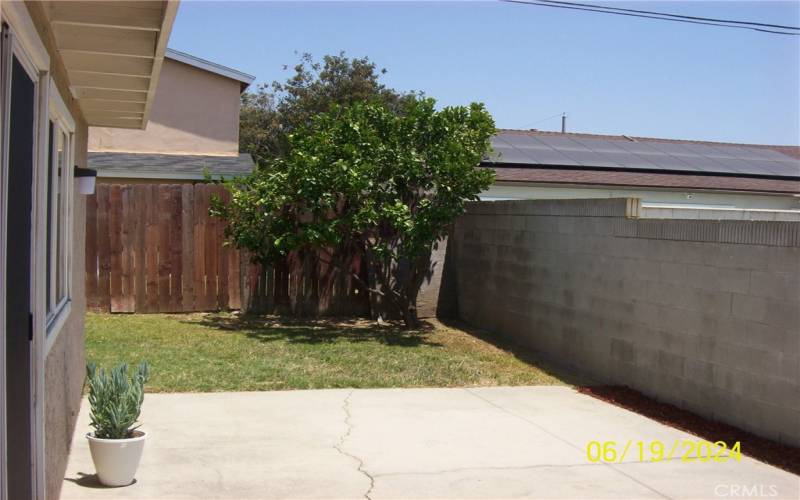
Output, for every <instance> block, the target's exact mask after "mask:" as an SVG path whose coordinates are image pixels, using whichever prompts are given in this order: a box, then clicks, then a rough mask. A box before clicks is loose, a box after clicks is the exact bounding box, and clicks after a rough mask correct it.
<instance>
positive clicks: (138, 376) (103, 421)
mask: <svg viewBox="0 0 800 500" xmlns="http://www.w3.org/2000/svg"><path fill="white" fill-rule="evenodd" d="M149 371H150V369H149V366H148V365H147V362H142V363H140V364H139V366H138V367H137V368H136V371H134V372H133V373H131V374H130V375H129V374H128V364H127V363H121V364H119V365H117V366H116V367H114V368H112V369H111V370H108V371H106V369H104V368H99V369H98V368H97V365H96V364H95V363H91V362H90V363H87V364H86V380H87V382H88V384H89V406H90V409H91V413H90V418H91V426H92V427H94V437H96V438H100V439H126V438H130V437H133V431H135V430H136V429H137V428H138V427H139V426H138V425H136V422H137V420H138V419H139V414H140V413H141V410H142V401H143V400H144V384H145V382H147V378H148V376H149Z"/></svg>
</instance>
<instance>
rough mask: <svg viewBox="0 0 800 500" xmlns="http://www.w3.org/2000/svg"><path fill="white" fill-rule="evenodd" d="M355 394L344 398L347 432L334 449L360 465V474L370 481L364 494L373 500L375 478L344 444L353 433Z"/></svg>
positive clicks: (343, 409)
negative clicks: (351, 408) (352, 410)
mask: <svg viewBox="0 0 800 500" xmlns="http://www.w3.org/2000/svg"><path fill="white" fill-rule="evenodd" d="M353 392H354V391H353V390H351V391H350V392H348V393H347V396H346V397H345V398H344V402H343V403H342V411H343V412H344V423H345V425H347V432H345V433H344V434H342V437H340V438H339V442H338V443H336V445H334V448H335V449H336V451H338V452H339V453H341V454H342V455H344V456H346V457H348V458H351V459H353V460H355V461H356V462H357V463H358V467H357V469H358V472H360V473H362V474H364V475H365V476H366V477H367V479H369V488H368V489H367V491H366V492H365V493H364V498H366V499H367V500H372V497H370V494H371V493H372V490H373V488H375V477H374V476H373V475H372V474H370V473H369V472H367V470H366V469H364V460H363V459H362V458H361V457H359V456H357V455H353V454H352V453H349V452H347V451H345V450H344V448H343V446H344V442H345V441H347V438H349V437H350V433H351V432H353V423H352V422H351V417H352V415H351V414H350V396H352V395H353Z"/></svg>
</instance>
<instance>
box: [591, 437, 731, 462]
mask: <svg viewBox="0 0 800 500" xmlns="http://www.w3.org/2000/svg"><path fill="white" fill-rule="evenodd" d="M586 458H587V460H589V462H592V463H600V462H604V463H622V462H623V461H624V460H625V459H626V458H627V459H628V460H636V461H639V462H654V463H655V462H663V461H667V460H680V461H682V462H698V463H705V462H717V463H723V462H727V461H729V460H735V461H737V462H740V461H741V460H742V444H741V443H740V442H739V441H736V442H734V443H726V442H724V441H716V442H711V441H706V440H703V439H700V440H691V439H676V440H675V441H673V442H672V443H664V442H663V441H660V440H657V439H655V440H651V441H642V440H633V439H629V440H627V441H589V442H588V443H587V444H586Z"/></svg>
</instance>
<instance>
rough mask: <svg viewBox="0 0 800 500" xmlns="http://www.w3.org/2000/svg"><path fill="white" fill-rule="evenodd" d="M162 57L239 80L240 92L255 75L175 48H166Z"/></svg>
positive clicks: (251, 81)
mask: <svg viewBox="0 0 800 500" xmlns="http://www.w3.org/2000/svg"><path fill="white" fill-rule="evenodd" d="M164 57H167V58H169V59H172V60H174V61H178V62H182V63H183V64H188V65H189V66H194V67H195V68H199V69H202V70H205V71H209V72H211V73H216V74H218V75H221V76H224V77H226V78H230V79H232V80H236V81H238V82H241V84H242V89H241V90H242V92H244V90H245V89H246V88H247V87H248V86H249V85H250V84H251V83H253V80H255V79H256V77H254V76H253V75H248V74H247V73H243V72H241V71H239V70H236V69H233V68H229V67H227V66H223V65H221V64H217V63H215V62H211V61H208V60H206V59H201V58H199V57H196V56H193V55H191V54H187V53H186V52H181V51H179V50H175V49H167V52H166V53H165V54H164Z"/></svg>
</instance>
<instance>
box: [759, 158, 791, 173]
mask: <svg viewBox="0 0 800 500" xmlns="http://www.w3.org/2000/svg"><path fill="white" fill-rule="evenodd" d="M761 164H762V165H764V167H765V169H771V170H772V171H773V172H775V175H781V176H786V177H800V160H799V161H796V162H794V163H791V162H787V161H765V162H762V163H761Z"/></svg>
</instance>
